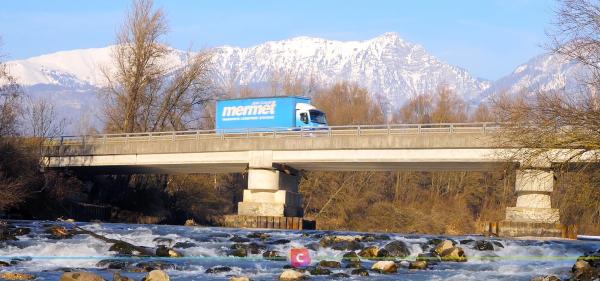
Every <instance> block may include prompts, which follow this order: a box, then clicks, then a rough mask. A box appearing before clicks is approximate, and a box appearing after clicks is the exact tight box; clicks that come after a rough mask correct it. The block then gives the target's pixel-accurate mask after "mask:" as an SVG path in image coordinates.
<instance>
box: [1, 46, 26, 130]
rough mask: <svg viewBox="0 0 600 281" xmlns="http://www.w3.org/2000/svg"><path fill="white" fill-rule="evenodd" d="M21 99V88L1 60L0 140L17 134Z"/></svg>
mask: <svg viewBox="0 0 600 281" xmlns="http://www.w3.org/2000/svg"><path fill="white" fill-rule="evenodd" d="M0 43H1V42H0ZM1 58H2V56H1V55H0V59H1ZM20 98H21V87H20V86H19V84H18V83H17V80H16V78H15V77H13V76H12V75H10V73H9V72H8V66H7V65H6V64H5V63H3V62H2V61H1V60H0V138H2V137H7V136H12V135H16V134H17V127H18V119H19V114H20V112H21V106H20Z"/></svg>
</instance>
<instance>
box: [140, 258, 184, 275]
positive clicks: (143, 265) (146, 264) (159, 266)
mask: <svg viewBox="0 0 600 281" xmlns="http://www.w3.org/2000/svg"><path fill="white" fill-rule="evenodd" d="M135 267H136V268H139V269H141V270H142V271H146V272H150V271H153V270H167V269H177V266H176V265H175V264H173V263H170V262H167V261H161V260H156V261H142V262H138V263H137V264H136V265H135Z"/></svg>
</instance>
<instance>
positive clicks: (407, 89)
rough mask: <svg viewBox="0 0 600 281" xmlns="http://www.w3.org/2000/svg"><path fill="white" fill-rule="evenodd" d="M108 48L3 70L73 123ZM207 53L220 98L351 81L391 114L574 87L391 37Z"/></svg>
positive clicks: (567, 72)
mask: <svg viewBox="0 0 600 281" xmlns="http://www.w3.org/2000/svg"><path fill="white" fill-rule="evenodd" d="M113 47H114V45H112V46H107V47H102V48H88V49H78V50H67V51H60V52H55V53H51V54H45V55H41V56H36V57H32V58H27V59H23V60H14V61H9V62H7V64H8V66H9V70H10V71H11V74H12V75H13V76H15V77H17V79H18V81H19V82H20V83H21V84H22V85H23V86H24V88H25V90H26V92H28V93H29V94H30V95H32V96H37V97H44V96H51V95H57V97H60V99H53V100H55V101H56V102H57V103H59V104H58V107H61V106H62V107H63V108H62V110H60V111H63V112H64V114H65V115H70V114H71V115H72V113H73V112H80V113H81V111H88V110H91V109H94V108H97V106H95V105H94V103H96V104H97V103H99V101H98V100H97V97H90V96H89V95H94V93H97V92H99V91H100V89H101V88H102V86H103V83H104V82H103V81H105V80H104V78H103V76H102V72H101V71H100V70H101V67H102V66H106V67H108V68H107V69H108V70H110V61H111V49H112V48H113ZM172 50H173V52H171V53H170V54H169V56H168V57H167V58H166V60H165V62H164V63H165V64H166V65H168V66H169V67H173V68H177V67H179V66H181V65H182V64H183V62H184V60H185V56H186V55H187V54H188V53H187V52H184V51H181V50H177V49H174V48H172ZM210 51H211V52H212V53H213V63H214V70H215V71H214V72H215V73H214V76H213V81H214V82H215V83H216V84H217V86H218V87H217V88H220V89H222V90H223V89H227V88H231V87H232V86H239V85H257V84H261V83H262V84H264V83H269V82H272V81H273V80H277V79H281V76H287V77H288V78H291V79H301V80H302V79H304V80H305V81H307V80H309V79H310V80H311V81H313V82H314V83H315V84H317V85H319V86H321V87H326V86H330V85H333V84H334V83H336V82H339V81H352V82H356V83H358V84H359V85H361V86H363V87H365V88H367V89H368V90H369V92H370V93H372V94H373V95H376V96H378V97H385V98H386V99H387V101H388V102H389V103H390V105H391V107H392V108H397V107H398V106H400V105H401V104H402V103H403V102H404V101H406V100H407V99H409V98H411V97H414V96H416V95H418V94H423V93H434V92H435V91H436V90H437V89H438V87H439V86H440V85H445V86H446V87H448V88H450V89H451V90H453V91H455V92H456V94H457V95H459V96H461V97H462V98H463V99H465V100H466V101H467V102H469V103H471V104H476V103H478V102H480V101H482V100H485V99H486V97H489V96H490V95H493V94H495V93H498V92H505V91H507V92H514V93H516V92H519V91H522V90H523V89H525V90H527V91H535V90H536V89H543V90H548V89H559V88H561V87H563V88H564V87H567V86H568V85H569V84H574V81H573V79H572V78H571V77H577V76H578V74H580V73H581V71H582V70H581V69H580V68H581V67H580V66H578V65H577V64H575V63H573V62H565V61H562V60H561V59H560V58H559V57H558V56H556V55H544V54H542V55H539V56H536V57H534V58H532V59H531V60H529V61H527V62H525V63H524V64H522V65H520V66H517V67H516V68H515V70H514V71H513V72H511V73H510V74H508V75H506V76H504V77H502V78H500V79H498V80H496V81H489V80H485V79H481V78H477V77H475V76H473V75H471V74H470V73H469V72H468V71H467V70H465V69H463V68H461V67H459V66H455V65H450V64H448V63H445V62H444V61H442V60H441V59H439V58H437V57H435V56H433V55H431V54H429V53H428V52H427V50H426V49H425V47H423V46H422V45H419V44H415V43H411V42H409V41H407V40H405V39H403V38H401V37H400V36H399V35H398V34H397V33H394V32H388V33H385V34H383V35H381V36H377V37H374V38H371V39H367V40H355V41H337V40H328V39H323V38H318V37H309V36H298V37H293V38H289V39H284V40H279V41H267V42H264V43H262V44H258V45H255V46H251V47H247V48H241V47H235V46H220V47H215V48H212V49H210ZM279 82H281V81H279ZM223 91H224V90H223ZM94 96H95V95H94ZM90 103H91V104H90ZM83 113H85V114H89V112H83Z"/></svg>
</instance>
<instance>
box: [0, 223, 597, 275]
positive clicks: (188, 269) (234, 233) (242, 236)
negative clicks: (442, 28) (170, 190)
mask: <svg viewBox="0 0 600 281" xmlns="http://www.w3.org/2000/svg"><path fill="white" fill-rule="evenodd" d="M11 224H12V225H14V226H18V227H26V228H30V229H31V232H30V233H29V234H26V235H22V236H18V237H17V238H18V240H14V241H5V242H0V261H5V262H10V261H13V263H14V265H11V266H9V267H0V271H12V272H27V273H32V274H34V275H36V276H38V278H37V279H36V280H59V278H60V276H61V274H62V273H63V272H64V271H68V270H85V271H91V272H94V273H97V274H99V275H101V276H103V277H104V278H105V279H107V280H112V275H113V270H109V269H107V268H106V267H108V266H109V264H110V263H109V262H106V260H107V259H113V261H112V262H116V261H122V262H123V263H125V264H127V265H128V266H135V264H139V263H140V262H147V261H161V262H163V265H164V267H165V268H166V272H167V273H168V274H169V276H170V277H171V280H228V279H229V277H230V276H239V275H242V276H248V277H250V278H251V279H252V280H276V279H277V277H278V276H279V274H281V272H282V271H283V268H284V266H286V265H289V264H290V262H289V261H288V260H280V261H272V260H266V259H264V258H263V256H262V253H263V252H264V251H266V250H275V251H279V252H280V253H284V254H285V255H287V254H289V252H290V249H292V248H303V247H306V246H307V245H309V248H313V249H314V250H309V253H310V255H311V258H312V261H313V264H316V263H317V262H318V261H319V260H333V261H340V260H341V259H342V255H343V254H344V253H346V252H347V251H343V250H342V251H340V250H334V249H332V248H329V247H317V244H316V243H318V242H319V241H320V239H322V237H323V236H324V235H325V236H326V235H354V236H357V237H364V236H365V235H367V234H366V233H357V232H333V231H283V230H249V229H233V228H216V227H186V226H172V225H135V224H111V223H77V225H78V226H80V227H82V228H84V229H86V230H90V231H93V232H95V233H97V234H100V235H102V236H105V237H107V238H111V239H118V240H123V241H125V242H129V243H131V244H134V245H136V246H143V247H148V248H151V249H154V248H156V247H157V246H158V245H159V244H163V245H166V246H168V247H173V248H174V249H175V250H176V251H179V252H180V253H181V254H183V255H184V257H183V258H148V257H146V258H144V257H124V256H121V257H118V256H117V253H115V252H113V251H109V248H110V247H111V244H110V243H106V242H105V241H102V240H101V239H98V238H95V237H92V236H90V235H87V234H78V235H74V236H73V237H70V238H67V239H52V238H51V237H49V235H48V234H46V233H45V231H44V230H45V229H46V228H47V227H48V224H53V225H56V224H57V223H56V222H44V221H15V222H11ZM65 226H67V227H69V224H65ZM257 232H261V233H266V235H263V237H262V239H261V238H258V237H257V238H247V237H248V235H250V236H251V237H255V236H257V235H252V234H255V233H257ZM233 237H236V238H233ZM232 238H233V239H232ZM371 238H373V237H371ZM433 238H441V239H452V240H454V241H456V243H457V246H460V247H461V248H463V249H464V252H465V254H466V256H467V259H468V261H467V262H440V263H437V264H431V265H429V268H428V269H427V270H409V269H408V268H407V267H406V262H401V263H399V264H400V267H399V269H398V272H397V273H394V274H379V273H375V272H369V273H370V276H368V277H363V276H356V275H351V276H350V277H349V278H346V280H399V279H401V280H531V278H532V277H533V276H538V275H550V274H553V275H557V276H559V277H561V278H562V279H563V280H565V279H567V278H568V277H569V273H570V269H571V267H572V265H573V264H574V262H575V260H576V259H577V257H578V256H581V255H582V254H583V253H585V252H588V251H596V250H598V249H600V241H567V240H546V241H541V240H511V239H502V238H487V237H482V236H451V237H449V236H445V237H444V236H430V235H412V234H410V235H405V234H393V233H385V234H382V235H379V236H378V235H374V239H364V241H362V242H361V244H362V245H363V246H364V247H367V246H371V245H377V246H380V247H383V246H384V245H386V244H387V243H389V242H390V241H393V240H399V241H403V242H405V243H406V245H407V246H408V250H409V251H410V255H409V256H408V257H406V258H404V260H409V261H410V260H414V259H415V258H416V256H417V255H418V254H420V253H423V252H425V251H427V250H428V248H427V247H426V246H425V245H427V244H428V242H429V241H431V239H433ZM236 239H238V242H237V243H242V244H248V243H251V242H255V243H256V244H254V245H259V248H260V250H259V253H257V254H250V255H248V256H247V257H233V256H228V255H227V253H228V251H230V248H231V247H232V245H234V244H235V243H236V242H233V241H231V240H236ZM482 239H483V240H487V241H490V242H491V241H496V243H494V250H491V251H490V250H488V251H480V250H477V249H476V246H475V243H474V242H473V241H471V240H482ZM287 240H289V242H288V241H287ZM102 260H105V261H104V262H101V261H102ZM362 263H363V266H364V267H366V268H370V267H371V265H372V264H373V263H374V261H369V260H367V259H362ZM342 264H343V263H342ZM215 266H227V267H229V268H230V270H229V271H227V272H220V273H207V272H206V271H207V269H209V268H212V267H215ZM138 267H139V266H138ZM132 271H136V270H127V269H124V270H122V271H121V272H122V275H125V276H128V277H131V278H134V279H135V280H141V279H142V278H143V277H144V276H145V273H144V272H132ZM331 271H332V272H333V273H337V272H343V273H346V274H349V275H350V272H351V269H346V268H344V266H342V268H337V269H336V268H333V269H331ZM310 280H329V276H311V278H310Z"/></svg>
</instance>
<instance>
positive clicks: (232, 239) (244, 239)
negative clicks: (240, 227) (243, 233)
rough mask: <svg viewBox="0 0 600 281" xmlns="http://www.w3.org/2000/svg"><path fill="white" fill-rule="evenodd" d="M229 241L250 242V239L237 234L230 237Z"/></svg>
mask: <svg viewBox="0 0 600 281" xmlns="http://www.w3.org/2000/svg"><path fill="white" fill-rule="evenodd" d="M229 241H231V242H235V243H247V242H250V239H248V238H246V237H240V236H237V235H235V236H233V237H231V238H229Z"/></svg>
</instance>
